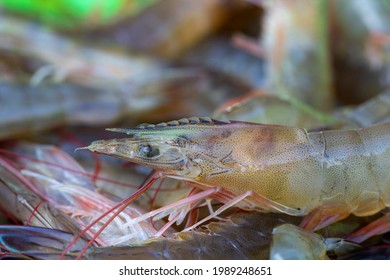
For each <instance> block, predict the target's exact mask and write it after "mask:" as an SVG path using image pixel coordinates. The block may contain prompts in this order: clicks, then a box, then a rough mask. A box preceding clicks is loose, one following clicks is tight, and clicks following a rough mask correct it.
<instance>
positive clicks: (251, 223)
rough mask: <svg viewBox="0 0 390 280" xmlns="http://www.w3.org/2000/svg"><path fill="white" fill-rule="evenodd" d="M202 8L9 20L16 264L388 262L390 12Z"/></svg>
mask: <svg viewBox="0 0 390 280" xmlns="http://www.w3.org/2000/svg"><path fill="white" fill-rule="evenodd" d="M190 2H191V3H190ZM195 2H196V3H195ZM195 2H193V3H192V1H180V0H165V1H160V2H159V1H157V3H155V4H153V5H151V6H150V7H149V8H147V9H145V11H142V12H140V14H139V15H137V16H135V17H134V18H132V20H131V21H129V22H128V21H126V20H123V19H121V22H118V23H117V25H113V26H109V27H108V26H107V27H105V28H107V30H109V31H107V30H106V29H105V28H100V27H99V28H96V29H90V30H82V31H80V32H75V30H73V33H72V30H68V32H66V33H64V32H62V33H61V32H56V31H55V30H53V29H49V28H46V27H44V26H43V25H40V24H38V23H36V22H32V21H29V20H27V19H26V18H19V17H17V16H15V14H8V12H7V11H3V10H1V11H0V14H1V19H0V37H1V38H2V40H0V76H1V78H0V259H3V258H4V259H358V258H362V259H367V258H382V259H383V258H386V259H388V258H390V254H389V251H390V250H389V244H390V241H389V234H388V231H390V215H389V214H388V212H387V211H388V207H390V175H389V173H388V170H390V141H389V139H390V80H389V77H388V73H389V69H390V51H389V50H390V48H389V42H390V40H389V34H390V22H389V18H390V17H389V16H388V15H389V14H390V7H389V5H388V4H387V3H386V1H383V0H374V1H371V0H356V1H353V3H352V1H350V2H351V3H350V2H348V4H345V3H346V1H345V3H344V2H343V1H337V0H332V1H325V0H319V1H316V2H315V3H314V2H310V3H308V1H304V0H297V1H288V0H272V1H253V0H252V1H240V0H231V1H225V2H221V1H218V0H211V1H209V0H207V1H203V0H202V1H195ZM173 7H175V8H173ZM168 10H169V11H170V12H169V13H167V11H168ZM208 15H213V16H208ZM373 16H374V18H376V20H372V18H373ZM211 18H212V19H211ZM238 18H240V19H245V18H247V19H246V20H243V23H238V24H237V26H236V25H235V24H231V22H236V21H235V20H234V19H238ZM152 19H153V20H152ZM189 19H192V20H189ZM122 20H123V21H122ZM156 20H157V21H158V22H157V23H156ZM150 22H153V24H154V25H152V27H153V26H155V25H156V24H161V28H159V29H158V30H159V32H162V33H163V34H161V33H159V32H157V31H153V32H152V30H157V29H155V28H150V25H151V24H152V23H150ZM237 22H238V21H237ZM259 22H260V23H261V24H259ZM351 22H353V23H354V26H353V28H352V27H351V25H350V23H351ZM143 26H145V27H143ZM148 26H149V27H148ZM260 26H261V27H262V30H261V29H260ZM190 27H191V28H192V29H193V32H190V33H191V34H188V36H183V34H182V33H183V32H179V31H178V30H187V29H190ZM195 27H197V28H195ZM143 28H145V29H143ZM221 28H222V31H221V32H218V30H220V29H221ZM31 30H33V31H34V32H31ZM32 33H33V34H34V38H33V37H32V36H31V34H32ZM145 33H150V34H149V35H150V36H148V38H149V39H148V40H145V39H144V37H145V36H144V34H145ZM123 34H126V36H123ZM140 34H142V36H141V35H140ZM226 34H228V35H226ZM97 35H99V36H97ZM163 35H164V36H163ZM165 35H166V36H165ZM168 35H169V36H168ZM210 35H212V36H210ZM100 36H101V38H105V39H102V40H101V41H100V43H104V44H107V42H109V43H111V44H113V46H115V47H116V48H117V49H116V50H113V49H111V48H104V47H102V45H104V44H95V41H94V40H95V39H96V38H98V37H99V38H100ZM21 42H22V43H21ZM48 42H49V43H48ZM126 47H131V48H132V52H131V53H130V52H128V50H127V49H125V48H126ZM134 50H137V53H135V52H133V51H134ZM138 52H139V53H138ZM361 77H364V78H361ZM350 92H354V93H356V94H355V96H352V95H351V94H348V93H350ZM11 96H12V97H11ZM109 127H112V128H109ZM118 133H121V134H118ZM117 135H119V136H117ZM222 247H223V248H225V249H224V250H223V252H222V251H221V250H218V249H216V248H222Z"/></svg>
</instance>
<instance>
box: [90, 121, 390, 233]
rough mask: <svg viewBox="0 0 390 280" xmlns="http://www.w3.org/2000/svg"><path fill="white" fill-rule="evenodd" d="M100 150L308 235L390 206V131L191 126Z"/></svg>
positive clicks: (135, 132)
mask: <svg viewBox="0 0 390 280" xmlns="http://www.w3.org/2000/svg"><path fill="white" fill-rule="evenodd" d="M109 130H111V131H116V132H124V133H127V134H129V135H131V137H130V138H122V139H112V140H101V141H95V142H93V143H92V144H91V145H90V146H89V147H88V149H90V150H91V151H94V152H97V153H102V154H107V155H111V156H115V157H119V158H123V159H126V160H129V161H132V162H135V163H139V164H143V165H146V166H149V167H151V168H154V169H156V170H158V172H159V176H161V177H172V178H177V179H181V180H184V181H187V182H190V183H192V184H195V185H197V186H199V187H200V188H208V187H216V186H217V187H220V188H221V189H222V190H223V192H224V194H225V196H226V195H227V196H228V197H230V201H229V202H228V203H227V205H229V206H232V205H237V206H240V203H242V202H243V201H245V202H246V201H250V202H251V203H252V204H248V203H247V204H245V205H244V206H243V207H241V206H240V207H241V208H252V209H262V210H266V211H272V212H275V211H277V212H283V213H287V214H289V215H296V216H303V215H307V214H309V213H311V215H309V217H310V218H309V219H307V220H306V222H304V223H303V225H304V226H305V227H306V228H307V229H318V228H320V227H324V226H326V225H328V224H330V223H333V222H335V221H337V220H340V219H343V218H345V217H347V216H348V215H349V214H351V213H353V214H355V215H357V216H368V215H372V214H374V213H376V212H378V211H380V210H381V209H383V208H385V207H388V206H390V174H389V172H388V170H390V160H389V158H390V123H384V124H379V125H375V126H371V127H367V128H361V129H356V130H337V131H320V132H307V131H306V130H304V129H301V128H295V127H287V126H279V125H263V124H254V123H246V122H235V121H231V122H221V121H215V120H212V119H210V118H189V119H181V120H178V121H171V122H168V123H161V124H157V125H151V124H143V125H139V126H138V127H137V128H132V129H109Z"/></svg>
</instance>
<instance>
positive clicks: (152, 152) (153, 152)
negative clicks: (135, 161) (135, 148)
mask: <svg viewBox="0 0 390 280" xmlns="http://www.w3.org/2000/svg"><path fill="white" fill-rule="evenodd" d="M139 154H140V156H142V157H147V158H152V157H155V156H158V155H159V154H160V149H159V148H155V147H152V146H150V145H144V146H141V147H140V149H139Z"/></svg>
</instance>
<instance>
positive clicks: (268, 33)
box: [261, 0, 335, 110]
mask: <svg viewBox="0 0 390 280" xmlns="http://www.w3.org/2000/svg"><path fill="white" fill-rule="evenodd" d="M261 4H262V6H264V8H265V10H266V16H265V18H264V20H263V21H264V22H263V26H264V32H263V34H264V35H263V36H262V38H261V40H262V42H261V44H262V47H263V48H264V57H265V58H266V60H267V61H268V63H267V66H266V70H265V73H266V76H267V78H266V81H265V86H266V88H267V90H269V92H271V93H286V94H291V95H294V96H295V97H298V98H299V99H301V100H303V101H305V102H307V103H308V104H310V105H312V106H313V107H314V108H316V109H322V110H329V109H331V108H332V106H333V104H334V101H335V100H334V96H333V92H332V72H331V60H330V54H329V50H328V49H327V45H328V30H327V29H328V28H327V26H328V24H327V21H328V18H327V9H328V7H327V6H328V3H327V1H324V0H320V1H302V0H298V1H288V0H287V1H286V0H276V1H275V0H273V1H262V3H261ZM314 93H315V94H314Z"/></svg>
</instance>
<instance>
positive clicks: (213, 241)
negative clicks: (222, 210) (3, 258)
mask: <svg viewBox="0 0 390 280" xmlns="http://www.w3.org/2000/svg"><path fill="white" fill-rule="evenodd" d="M299 220H300V218H297V217H293V216H287V215H281V214H269V213H267V214H265V213H255V212H241V213H234V214H232V215H231V216H229V217H228V219H226V220H223V221H218V222H212V223H210V224H208V225H207V226H206V227H205V228H203V229H202V230H201V231H192V232H181V233H178V234H177V235H175V237H174V238H169V237H167V238H152V239H150V240H148V241H147V242H142V243H140V244H132V246H123V245H122V246H110V247H107V246H100V247H91V248H89V249H88V250H87V251H86V252H85V254H84V255H83V259H98V260H103V259H121V260H123V259H171V260H172V259H268V252H269V244H270V239H271V232H272V229H273V228H274V227H275V226H277V225H280V224H283V223H286V222H288V223H295V224H298V223H299ZM71 239H72V235H71V234H70V233H66V232H63V231H58V230H53V229H44V228H37V227H26V226H13V227H10V226H0V248H1V247H4V248H5V249H7V250H8V251H11V252H15V253H18V254H21V255H26V256H29V257H32V258H39V259H59V258H60V254H61V250H62V249H63V248H65V247H66V244H67V243H69V242H70V240H71ZM16 241H19V242H16ZM20 241H23V242H20ZM86 243H87V242H86V241H85V239H82V238H81V239H79V240H78V241H77V242H76V243H75V244H74V245H73V246H72V248H71V249H70V250H69V252H68V253H67V254H66V255H65V257H66V258H67V259H72V258H75V257H76V256H77V254H78V253H79V251H81V250H82V249H83V247H84V246H85V245H86ZM27 244H28V245H27ZM218 248H224V250H219V249H218Z"/></svg>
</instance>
